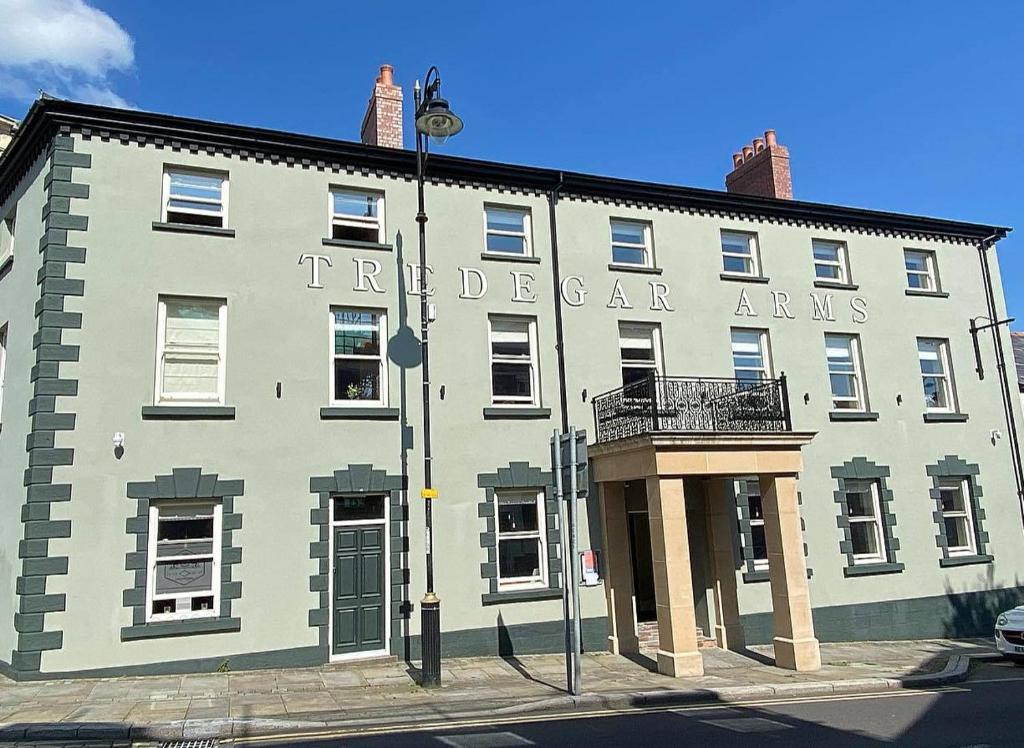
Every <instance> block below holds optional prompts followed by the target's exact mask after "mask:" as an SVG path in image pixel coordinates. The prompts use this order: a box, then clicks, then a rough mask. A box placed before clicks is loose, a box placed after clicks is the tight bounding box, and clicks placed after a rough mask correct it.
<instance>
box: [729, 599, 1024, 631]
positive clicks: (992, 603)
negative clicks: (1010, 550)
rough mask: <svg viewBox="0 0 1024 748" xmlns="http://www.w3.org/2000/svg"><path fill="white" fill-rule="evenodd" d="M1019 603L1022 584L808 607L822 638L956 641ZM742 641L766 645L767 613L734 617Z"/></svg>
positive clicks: (984, 627) (984, 628) (769, 623)
mask: <svg viewBox="0 0 1024 748" xmlns="http://www.w3.org/2000/svg"><path fill="white" fill-rule="evenodd" d="M1022 602H1024V587H1007V588H1005V589H993V590H983V591H980V592H950V593H948V594H945V595H936V596H934V597H916V598H909V599H906V600H885V601H882V602H875V603H856V604H853V605H836V606H828V607H822V608H815V609H814V610H813V616H814V635H815V636H816V637H817V638H818V640H819V641H823V642H843V641H899V640H903V639H961V638H965V637H974V636H992V632H993V629H994V626H995V622H996V617H997V616H998V615H999V614H1000V613H1002V612H1003V611H1004V610H1009V609H1010V608H1013V607H1016V606H1017V605H1020V604H1021V603H1022ZM740 620H741V621H742V623H743V631H744V633H745V635H746V641H747V643H748V644H770V643H771V641H772V636H773V635H774V634H773V633H772V614H771V613H756V614H749V615H744V616H740Z"/></svg>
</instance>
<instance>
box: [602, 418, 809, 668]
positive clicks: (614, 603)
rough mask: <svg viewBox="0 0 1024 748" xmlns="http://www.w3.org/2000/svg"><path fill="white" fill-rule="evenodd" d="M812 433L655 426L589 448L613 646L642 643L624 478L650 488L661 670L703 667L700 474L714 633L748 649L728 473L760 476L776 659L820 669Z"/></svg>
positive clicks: (631, 647) (632, 647)
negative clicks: (806, 470) (804, 505)
mask: <svg viewBox="0 0 1024 748" xmlns="http://www.w3.org/2000/svg"><path fill="white" fill-rule="evenodd" d="M813 436H814V435H813V434H812V433H802V432H772V433H722V432H719V433H655V434H643V435H640V436H634V437H629V438H625V439H618V440H615V441H611V442H605V443H598V444H596V445H594V446H592V447H591V448H590V458H591V460H592V466H593V474H594V480H595V482H596V483H597V485H598V490H599V498H600V506H601V513H602V519H603V523H602V524H603V528H604V553H605V590H606V594H607V598H608V615H609V636H608V648H609V650H610V651H612V652H615V653H617V654H631V653H636V652H638V651H639V642H638V639H637V633H636V617H635V614H634V604H633V595H634V589H633V587H634V569H633V561H632V559H631V553H630V539H629V527H628V523H627V508H626V500H625V491H624V487H625V484H626V483H627V482H633V481H642V482H643V485H644V487H645V489H646V496H647V513H648V517H649V523H650V548H651V550H650V555H651V565H652V567H653V578H654V591H655V597H656V609H657V624H658V634H659V648H658V655H657V659H658V670H659V672H661V673H663V674H665V675H670V676H673V677H685V676H697V675H701V674H703V672H704V667H703V663H702V660H701V655H700V653H699V651H698V641H697V619H696V614H695V602H694V594H693V588H692V586H691V545H690V539H689V537H690V536H689V528H688V527H687V521H688V520H687V510H686V505H687V501H686V499H687V495H686V491H687V489H686V486H687V485H688V484H689V485H693V482H694V480H699V481H702V482H703V488H704V497H703V498H704V502H705V512H706V518H707V528H708V537H709V554H708V556H709V560H710V573H711V577H712V581H713V585H712V587H713V599H714V614H713V620H714V636H715V639H716V641H717V643H718V645H719V646H720V647H722V648H727V649H733V650H736V649H742V648H743V646H744V639H743V627H742V625H741V623H740V611H739V604H738V600H737V594H736V565H735V561H734V554H733V545H732V536H733V534H734V533H735V522H736V517H735V508H734V504H733V503H732V501H731V498H730V497H729V496H728V495H727V484H726V481H728V480H731V479H732V478H734V477H739V476H755V475H756V476H757V477H758V482H759V484H760V489H761V496H762V505H763V512H764V522H765V537H766V542H767V548H768V569H769V577H770V583H771V598H772V606H773V614H774V625H775V635H774V639H773V644H774V647H775V662H776V665H777V666H779V667H784V668H788V669H791V670H799V671H807V670H817V669H819V668H820V667H821V656H820V654H819V650H818V641H817V639H816V638H815V637H814V626H813V623H812V620H811V604H810V597H809V594H808V589H807V567H806V563H805V561H804V549H803V538H802V534H801V529H800V511H799V506H798V499H797V476H798V474H799V473H800V471H801V469H802V467H803V465H802V460H801V454H800V450H801V447H803V446H804V445H806V444H808V443H809V442H810V441H811V439H812V438H813ZM709 618H712V616H709Z"/></svg>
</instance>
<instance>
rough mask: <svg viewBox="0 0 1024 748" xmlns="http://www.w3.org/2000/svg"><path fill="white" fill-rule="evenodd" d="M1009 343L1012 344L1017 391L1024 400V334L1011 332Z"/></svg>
mask: <svg viewBox="0 0 1024 748" xmlns="http://www.w3.org/2000/svg"><path fill="white" fill-rule="evenodd" d="M1010 341H1011V342H1012V343H1013V362H1014V364H1015V365H1016V369H1017V389H1019V390H1020V393H1021V398H1022V399H1024V332H1011V333H1010Z"/></svg>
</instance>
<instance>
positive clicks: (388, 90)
mask: <svg viewBox="0 0 1024 748" xmlns="http://www.w3.org/2000/svg"><path fill="white" fill-rule="evenodd" d="M394 74H395V69H394V68H393V67H392V66H391V65H381V66H380V74H379V75H378V76H377V81H376V83H375V84H374V87H373V93H372V94H370V101H369V103H367V105H366V114H365V115H363V126H362V128H360V133H359V136H360V139H361V140H362V141H363V142H364V143H366V144H367V145H376V146H381V147H383V148H402V147H403V142H402V89H401V87H400V86H396V85H395V75H394Z"/></svg>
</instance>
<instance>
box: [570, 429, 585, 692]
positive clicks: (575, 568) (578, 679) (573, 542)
mask: <svg viewBox="0 0 1024 748" xmlns="http://www.w3.org/2000/svg"><path fill="white" fill-rule="evenodd" d="M576 460H577V455H576V429H575V428H573V427H571V426H570V427H569V534H570V541H569V542H570V552H569V558H570V559H571V563H570V564H569V566H570V567H571V569H572V576H571V577H570V581H571V584H572V610H573V615H572V622H573V642H572V644H573V652H572V653H573V681H574V684H575V686H576V688H575V689H574V690H573V692H572V693H573V695H577V694H579V693H580V692H581V691H582V690H583V661H582V659H581V658H582V649H583V647H582V644H583V642H582V630H583V624H582V621H581V620H580V618H581V613H580V585H579V555H580V548H579V534H578V533H577V530H576V528H577V523H578V519H579V516H578V514H577V506H576V500H577V496H576V494H577V488H578V486H577V478H578V476H577V473H576Z"/></svg>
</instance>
